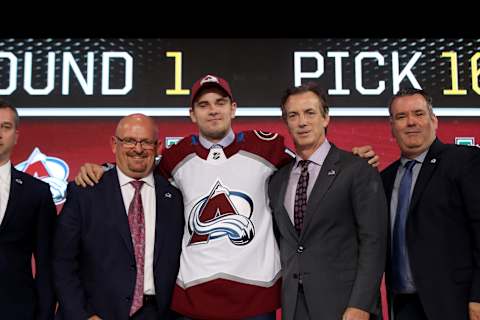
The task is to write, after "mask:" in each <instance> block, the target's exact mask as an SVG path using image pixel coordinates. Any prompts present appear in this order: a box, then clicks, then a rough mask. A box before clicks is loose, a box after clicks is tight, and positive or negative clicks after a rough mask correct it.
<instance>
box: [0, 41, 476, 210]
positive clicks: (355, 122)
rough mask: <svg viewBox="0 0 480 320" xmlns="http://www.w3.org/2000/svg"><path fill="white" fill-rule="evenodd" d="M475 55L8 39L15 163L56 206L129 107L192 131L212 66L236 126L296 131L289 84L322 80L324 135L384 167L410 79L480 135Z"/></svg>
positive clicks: (6, 70) (457, 123)
mask: <svg viewBox="0 0 480 320" xmlns="http://www.w3.org/2000/svg"><path fill="white" fill-rule="evenodd" d="M479 60H480V39H445V38H437V39H425V38H419V39H407V38H402V39H388V38H381V39H375V38H373V39H371V38H363V39H348V38H343V39H101V38H98V39H32V38H26V39H0V98H3V99H5V100H7V101H9V102H11V103H12V104H14V105H15V106H16V107H18V108H19V111H20V115H21V118H22V119H21V124H20V139H19V143H18V145H17V146H16V149H15V151H14V154H13V159H12V160H13V162H14V164H15V165H17V167H18V168H20V169H21V170H24V171H26V172H28V173H30V174H32V175H34V176H36V177H38V178H40V179H42V180H44V181H47V182H48V183H50V186H51V190H52V193H53V195H54V200H55V202H56V203H57V205H58V207H57V208H58V209H60V208H61V205H62V203H63V201H64V199H65V189H66V184H67V182H68V181H71V180H72V179H73V178H74V176H75V174H76V173H77V172H78V169H79V167H80V165H81V164H82V163H84V162H96V163H103V162H106V161H113V159H114V158H113V155H112V152H111V149H110V146H109V140H110V137H111V135H112V134H113V132H114V128H115V125H116V123H117V121H118V120H119V118H120V117H121V116H122V115H126V114H130V113H133V112H143V113H145V114H149V115H152V116H155V117H156V120H157V122H158V126H159V128H160V135H161V141H162V143H163V144H164V146H165V147H167V146H168V145H170V144H171V143H175V141H178V139H179V138H181V137H183V136H186V135H188V134H190V133H193V132H195V131H196V128H195V126H194V125H193V124H192V123H191V122H190V120H189V118H188V103H189V94H190V90H189V88H190V86H191V85H192V83H193V82H194V81H195V80H196V79H198V78H200V77H201V76H203V75H205V74H207V73H208V74H213V75H218V76H222V77H224V78H225V79H227V80H228V81H229V82H230V84H231V86H232V89H233V95H234V98H235V100H236V101H237V102H238V104H239V108H238V112H237V115H238V117H237V119H236V120H235V122H234V129H235V130H236V131H240V130H248V129H252V128H255V129H258V130H263V131H273V132H279V133H281V134H283V135H285V136H288V134H287V131H286V128H285V126H284V124H283V122H282V121H281V119H280V117H279V116H280V110H279V108H278V105H279V100H280V96H281V94H282V92H283V90H284V89H285V88H287V87H290V86H296V85H299V84H301V83H305V82H308V81H316V82H318V83H320V84H321V85H322V86H323V87H324V88H325V90H326V91H327V93H328V95H329V105H330V108H331V109H330V110H331V111H330V114H331V116H332V119H331V123H330V127H329V130H328V139H329V140H330V141H331V142H333V143H335V144H336V145H337V146H339V147H341V148H344V149H351V148H352V147H353V146H359V145H365V144H370V145H372V146H373V147H374V149H375V151H376V152H377V154H379V155H380V157H381V165H380V168H381V169H382V168H384V167H385V166H387V165H388V164H389V163H391V162H392V161H393V160H395V159H396V158H397V157H398V156H399V154H398V149H397V147H396V145H395V142H394V140H393V139H392V137H391V134H390V129H389V124H388V117H387V116H388V110H387V108H386V106H387V103H388V100H389V98H390V97H391V96H392V95H393V94H394V93H396V92H397V91H398V89H399V88H402V87H407V86H411V87H416V88H423V89H425V90H427V91H428V92H429V93H430V94H431V95H432V96H433V98H434V110H435V113H436V114H437V115H439V116H440V117H439V118H440V125H439V130H438V135H439V137H440V139H442V140H443V141H444V142H448V143H455V142H457V143H462V144H471V145H476V144H477V143H479V141H480V118H479V116H480V86H479V75H480V66H479ZM287 141H288V144H289V146H291V147H292V143H291V141H290V139H289V138H287Z"/></svg>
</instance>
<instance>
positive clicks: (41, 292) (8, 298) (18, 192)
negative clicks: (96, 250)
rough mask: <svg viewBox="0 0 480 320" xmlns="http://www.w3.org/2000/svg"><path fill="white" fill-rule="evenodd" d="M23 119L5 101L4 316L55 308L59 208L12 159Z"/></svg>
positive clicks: (1, 115) (1, 167) (0, 263)
mask: <svg viewBox="0 0 480 320" xmlns="http://www.w3.org/2000/svg"><path fill="white" fill-rule="evenodd" d="M18 124H19V117H18V113H17V110H16V109H15V108H14V107H13V106H11V105H10V104H8V103H6V102H3V101H0V318H2V319H15V320H32V319H45V320H47V319H53V316H54V311H55V296H54V290H53V282H52V268H51V254H52V240H53V230H54V226H55V217H56V215H57V211H56V209H55V205H54V203H53V200H52V194H51V193H50V187H49V186H48V184H46V183H44V182H42V181H40V180H38V179H36V178H34V177H32V176H30V175H28V174H25V173H23V172H20V171H18V170H15V168H13V166H12V164H11V162H10V155H11V153H12V150H13V147H14V146H15V144H16V143H17V138H18ZM32 254H33V255H34V258H35V278H33V275H32V263H31V260H32Z"/></svg>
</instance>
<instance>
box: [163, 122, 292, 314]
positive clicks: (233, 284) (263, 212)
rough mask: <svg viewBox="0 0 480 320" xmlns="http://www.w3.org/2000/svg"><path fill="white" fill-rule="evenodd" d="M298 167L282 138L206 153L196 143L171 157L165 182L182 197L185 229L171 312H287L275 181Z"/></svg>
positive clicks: (255, 135)
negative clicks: (271, 185) (271, 200)
mask: <svg viewBox="0 0 480 320" xmlns="http://www.w3.org/2000/svg"><path fill="white" fill-rule="evenodd" d="M291 159H292V156H291V152H290V151H289V150H288V149H286V147H285V146H284V142H283V137H282V136H280V135H277V134H271V133H264V132H260V131H247V132H240V133H238V134H236V137H235V140H234V142H232V143H231V144H230V145H229V146H227V147H225V148H224V149H222V148H216V149H211V150H208V149H205V148H204V147H203V146H202V145H201V144H200V143H199V140H198V136H189V137H186V138H184V139H183V140H181V141H180V142H179V143H178V144H177V145H175V146H172V147H171V148H170V149H168V150H167V151H166V152H165V153H164V155H163V157H162V160H161V162H160V170H161V172H162V174H163V175H165V176H166V177H167V178H169V179H171V181H172V183H174V184H175V185H176V186H177V187H178V188H179V189H180V190H181V191H182V194H183V201H184V205H185V229H184V234H183V243H182V254H181V257H180V270H179V273H178V278H177V283H176V287H175V290H174V294H173V301H172V308H173V310H175V311H176V312H178V313H180V314H182V315H185V316H188V317H192V318H195V319H209V320H210V319H235V318H238V319H242V318H245V317H250V316H254V315H259V314H264V313H268V312H271V311H274V310H276V309H277V308H279V307H280V290H281V279H280V258H279V250H278V247H277V243H276V241H275V237H274V233H273V221H272V215H271V211H270V207H269V204H268V195H267V187H268V179H269V177H270V175H271V174H272V173H273V172H274V171H275V170H276V169H277V168H278V167H280V166H282V165H284V164H285V163H287V162H288V161H290V160H291Z"/></svg>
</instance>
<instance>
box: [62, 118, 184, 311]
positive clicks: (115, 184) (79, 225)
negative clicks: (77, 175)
mask: <svg viewBox="0 0 480 320" xmlns="http://www.w3.org/2000/svg"><path fill="white" fill-rule="evenodd" d="M111 143H112V151H113V153H115V158H116V163H117V167H116V169H115V170H110V171H108V172H106V173H105V175H104V178H103V179H102V180H101V182H100V183H98V184H97V185H96V186H95V187H93V188H87V189H84V188H79V187H77V186H75V184H74V183H71V184H69V186H68V193H67V201H66V203H65V205H64V207H63V210H62V212H61V213H60V216H59V219H58V224H57V230H56V234H55V247H54V280H55V286H56V289H57V291H58V296H59V302H60V309H59V316H58V318H59V319H66V320H72V319H104V320H122V319H134V320H153V319H155V320H157V319H169V318H170V317H171V316H172V315H171V312H170V310H169V306H170V302H171V296H172V290H173V287H174V285H175V279H176V277H177V273H178V267H179V257H180V250H181V239H182V234H183V225H184V221H183V204H182V203H183V201H182V196H181V194H180V192H179V191H178V189H176V188H174V187H173V186H172V185H171V184H170V183H168V181H166V180H165V179H163V178H162V177H160V176H158V175H155V176H154V175H153V174H152V170H153V167H154V158H155V156H156V155H157V152H158V148H159V143H158V132H157V129H156V125H155V123H154V121H153V120H152V119H151V118H150V117H147V116H144V115H142V114H134V115H130V116H127V117H125V118H123V119H122V120H121V121H120V122H119V124H118V126H117V129H116V132H115V136H112V139H111Z"/></svg>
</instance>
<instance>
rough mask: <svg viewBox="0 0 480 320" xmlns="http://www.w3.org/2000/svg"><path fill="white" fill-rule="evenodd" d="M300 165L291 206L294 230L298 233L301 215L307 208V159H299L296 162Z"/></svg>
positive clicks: (300, 225)
mask: <svg viewBox="0 0 480 320" xmlns="http://www.w3.org/2000/svg"><path fill="white" fill-rule="evenodd" d="M298 164H299V165H300V166H301V167H302V171H301V173H300V178H299V179H298V184H297V191H296V192H295V203H294V206H293V221H294V224H295V230H297V233H298V234H300V231H302V228H303V216H304V215H305V210H306V208H307V187H308V177H309V175H308V165H309V164H310V161H309V160H300V161H299V163H298Z"/></svg>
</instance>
